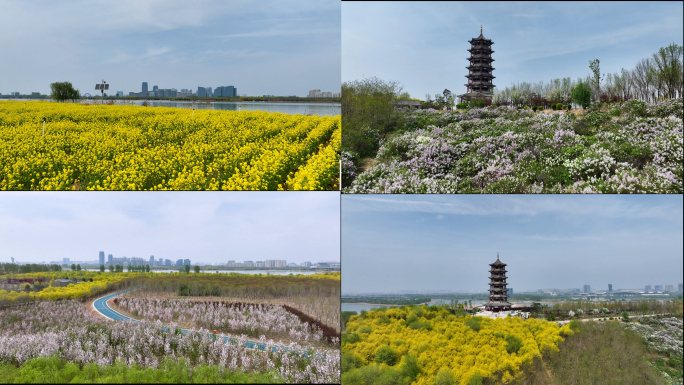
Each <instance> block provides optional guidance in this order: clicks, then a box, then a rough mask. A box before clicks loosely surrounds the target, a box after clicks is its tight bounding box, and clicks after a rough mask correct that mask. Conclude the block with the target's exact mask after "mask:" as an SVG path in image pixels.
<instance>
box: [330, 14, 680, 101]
mask: <svg viewBox="0 0 684 385" xmlns="http://www.w3.org/2000/svg"><path fill="white" fill-rule="evenodd" d="M683 4H684V3H682V2H600V1H599V2H574V1H571V2H566V1H554V2H343V3H342V81H352V80H359V79H363V78H367V77H372V76H377V77H379V78H381V79H384V80H395V81H398V82H400V83H401V84H402V85H403V86H404V91H408V92H409V93H410V94H411V96H412V97H414V98H419V99H424V98H425V94H426V93H430V94H431V95H432V96H433V97H434V94H436V93H440V94H441V93H442V91H443V90H444V89H445V88H448V89H449V90H451V91H452V92H453V93H455V94H457V95H459V94H462V93H465V86H464V84H465V83H466V82H467V79H466V78H465V75H467V69H466V68H465V67H466V65H467V60H466V58H467V57H468V56H467V55H468V52H467V49H468V48H470V44H469V43H468V40H470V39H472V38H475V37H477V36H479V35H480V25H482V26H483V34H484V36H485V37H486V38H488V39H491V40H492V41H493V42H494V45H493V46H492V49H493V50H494V51H495V52H494V54H493V55H492V57H493V58H494V60H495V61H494V64H493V66H494V68H495V70H494V73H493V74H494V76H496V78H495V79H494V84H495V85H496V86H498V88H500V89H503V88H504V87H506V86H508V87H510V86H511V85H512V83H514V82H516V83H520V82H534V83H537V82H539V81H542V80H543V81H544V82H545V83H547V82H549V81H550V80H551V79H554V78H563V77H568V76H569V77H571V78H572V79H573V80H576V79H577V78H578V77H582V78H584V77H586V76H587V75H589V74H590V73H591V72H590V69H589V61H590V60H592V59H599V60H600V67H601V71H602V73H607V72H611V73H615V72H619V71H620V69H621V68H626V69H632V68H634V66H635V65H636V63H637V62H638V61H639V60H641V59H643V58H646V57H650V56H651V55H652V54H653V53H655V52H656V51H657V50H658V49H659V48H661V47H665V46H667V45H670V44H671V43H673V42H674V43H677V44H679V45H682V39H683V38H682V35H683V34H682V30H684V21H683V16H682V15H683V14H684V12H683V9H682V8H683Z"/></svg>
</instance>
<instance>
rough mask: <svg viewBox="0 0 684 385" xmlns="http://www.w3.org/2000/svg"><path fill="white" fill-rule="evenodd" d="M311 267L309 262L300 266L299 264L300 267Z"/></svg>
mask: <svg viewBox="0 0 684 385" xmlns="http://www.w3.org/2000/svg"><path fill="white" fill-rule="evenodd" d="M311 265H312V263H311V262H309V261H306V262H302V264H301V266H302V267H311Z"/></svg>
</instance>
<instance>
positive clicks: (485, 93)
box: [458, 26, 495, 105]
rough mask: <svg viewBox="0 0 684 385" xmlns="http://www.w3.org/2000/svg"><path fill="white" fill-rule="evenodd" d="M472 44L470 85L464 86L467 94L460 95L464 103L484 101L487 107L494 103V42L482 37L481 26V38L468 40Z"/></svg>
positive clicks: (469, 70) (469, 68) (469, 69)
mask: <svg viewBox="0 0 684 385" xmlns="http://www.w3.org/2000/svg"><path fill="white" fill-rule="evenodd" d="M468 43H470V49H469V50H468V52H470V57H468V63H469V65H468V67H466V69H468V75H466V78H468V83H467V84H464V85H465V86H466V93H465V94H463V95H458V97H459V98H461V100H462V101H464V102H469V101H471V100H484V101H485V103H486V104H487V105H489V104H491V102H492V96H493V94H492V88H494V84H492V79H494V78H495V76H494V75H492V72H493V71H494V67H492V62H493V61H494V59H492V54H493V53H494V51H492V44H494V42H492V41H491V40H490V39H487V38H485V37H484V36H483V35H482V26H480V36H478V37H476V38H474V39H470V40H468Z"/></svg>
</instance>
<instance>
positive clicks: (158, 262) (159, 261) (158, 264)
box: [157, 258, 164, 266]
mask: <svg viewBox="0 0 684 385" xmlns="http://www.w3.org/2000/svg"><path fill="white" fill-rule="evenodd" d="M157 266H164V259H163V258H159V259H158V260H157Z"/></svg>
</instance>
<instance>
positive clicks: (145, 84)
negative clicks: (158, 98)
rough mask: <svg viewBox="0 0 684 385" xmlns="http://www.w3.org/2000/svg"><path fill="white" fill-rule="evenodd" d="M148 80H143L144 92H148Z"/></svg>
mask: <svg viewBox="0 0 684 385" xmlns="http://www.w3.org/2000/svg"><path fill="white" fill-rule="evenodd" d="M147 91H148V90H147V82H143V84H142V92H147Z"/></svg>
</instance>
